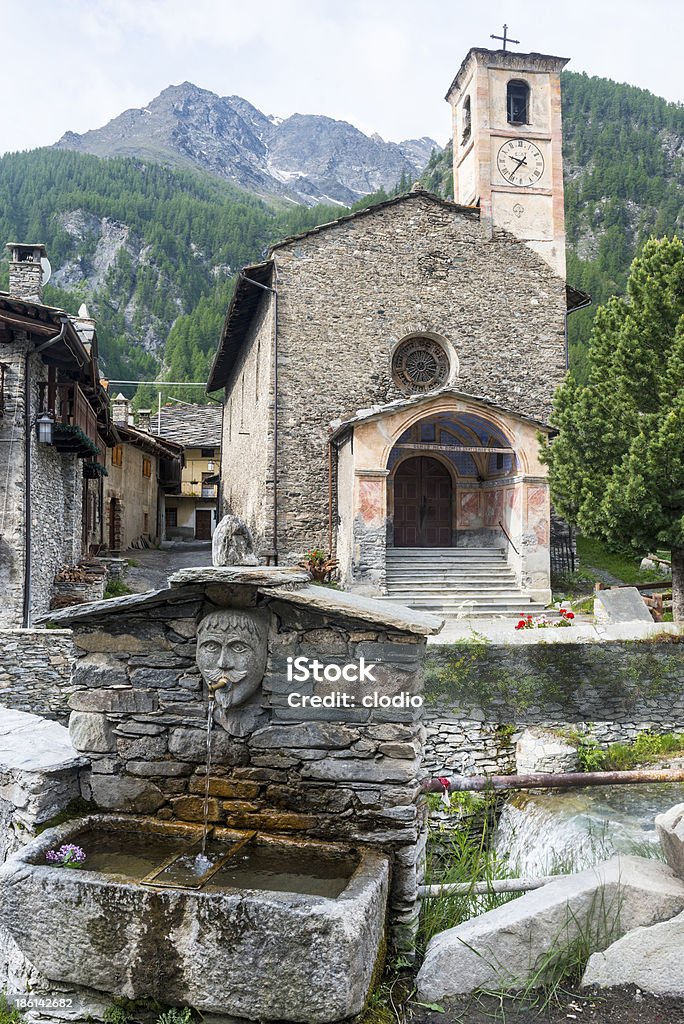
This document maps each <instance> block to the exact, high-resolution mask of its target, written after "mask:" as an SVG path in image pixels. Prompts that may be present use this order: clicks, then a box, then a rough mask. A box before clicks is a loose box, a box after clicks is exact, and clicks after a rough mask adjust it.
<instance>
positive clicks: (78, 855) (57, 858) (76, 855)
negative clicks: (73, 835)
mask: <svg viewBox="0 0 684 1024" xmlns="http://www.w3.org/2000/svg"><path fill="white" fill-rule="evenodd" d="M85 859H86V855H85V852H84V851H83V850H82V849H81V847H80V846H75V845H74V844H73V843H65V844H64V846H60V848H59V850H48V852H47V853H46V854H45V860H46V861H47V862H48V864H54V866H55V867H57V868H80V867H83V862H84V861H85Z"/></svg>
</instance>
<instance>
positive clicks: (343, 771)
mask: <svg viewBox="0 0 684 1024" xmlns="http://www.w3.org/2000/svg"><path fill="white" fill-rule="evenodd" d="M419 769H420V760H419V759H418V758H416V759H415V760H412V761H397V760H395V759H394V758H389V757H388V758H381V759H379V760H377V761H368V760H362V759H358V760H356V759H352V760H344V759H342V758H337V759H335V760H330V761H309V762H306V763H305V764H303V765H302V766H301V768H300V774H301V775H302V777H303V778H307V779H320V780H325V781H327V782H353V781H357V782H410V781H411V780H412V779H414V778H415V777H416V775H417V773H418V771H419Z"/></svg>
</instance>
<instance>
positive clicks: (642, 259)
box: [544, 238, 684, 621]
mask: <svg viewBox="0 0 684 1024" xmlns="http://www.w3.org/2000/svg"><path fill="white" fill-rule="evenodd" d="M552 422H553V423H554V425H555V426H556V427H557V428H558V430H559V433H558V436H557V438H556V439H555V440H554V441H553V443H552V445H551V446H550V448H549V449H548V450H547V451H546V452H545V453H544V457H545V459H546V461H547V462H548V464H549V467H550V481H551V491H552V496H553V501H554V504H555V506H556V508H557V509H558V511H559V512H560V513H561V515H564V516H565V517H566V518H568V519H569V520H570V521H571V522H573V523H576V524H577V525H578V526H579V527H580V529H581V530H582V531H583V532H585V533H586V534H587V535H589V536H593V537H597V538H599V539H602V540H604V541H606V542H607V543H608V544H609V545H613V546H628V547H630V548H632V549H633V550H635V551H637V552H639V553H643V554H645V553H647V552H648V550H655V549H657V548H671V550H672V583H673V586H672V597H673V613H674V615H673V617H674V619H675V621H682V620H684V244H683V243H682V241H681V240H680V239H677V238H671V239H669V238H662V239H659V240H656V239H651V240H650V241H648V242H647V243H646V245H645V246H644V248H643V251H642V254H641V255H640V256H639V257H637V258H636V259H635V260H634V262H633V263H632V267H631V270H630V275H629V279H628V282H627V296H626V298H624V299H620V298H612V299H610V301H609V302H608V303H607V304H606V305H605V306H603V307H602V308H601V309H599V310H598V312H597V314H596V319H595V321H594V330H593V333H592V340H591V347H590V350H589V357H588V383H587V384H579V383H578V382H577V380H576V379H575V378H574V377H573V376H572V375H570V376H569V377H568V379H567V381H566V382H565V384H564V385H563V386H562V387H561V388H560V390H559V391H558V394H557V396H556V402H555V406H554V414H553V420H552Z"/></svg>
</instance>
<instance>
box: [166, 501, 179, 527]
mask: <svg viewBox="0 0 684 1024" xmlns="http://www.w3.org/2000/svg"><path fill="white" fill-rule="evenodd" d="M166 525H167V527H168V528H169V529H171V530H175V529H176V527H177V526H178V509H177V508H175V507H174V508H167V510H166Z"/></svg>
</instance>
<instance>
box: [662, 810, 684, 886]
mask: <svg viewBox="0 0 684 1024" xmlns="http://www.w3.org/2000/svg"><path fill="white" fill-rule="evenodd" d="M655 824H656V829H657V831H658V838H659V840H660V845H661V846H662V848H663V853H664V854H665V860H666V861H667V863H668V864H669V865H670V867H671V868H672V870H673V871H674V873H675V875H677V876H678V877H679V878H684V804H675V806H674V807H671V808H670V809H669V811H665V812H664V813H663V814H658V815H656V819H655Z"/></svg>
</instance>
